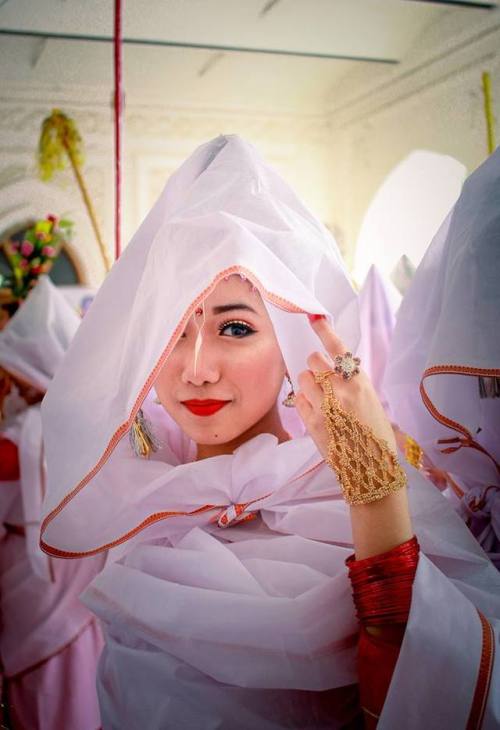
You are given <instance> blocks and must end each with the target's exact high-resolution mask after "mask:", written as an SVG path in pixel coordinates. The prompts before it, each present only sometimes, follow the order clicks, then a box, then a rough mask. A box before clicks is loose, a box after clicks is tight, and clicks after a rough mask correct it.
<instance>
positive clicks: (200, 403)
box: [181, 399, 231, 416]
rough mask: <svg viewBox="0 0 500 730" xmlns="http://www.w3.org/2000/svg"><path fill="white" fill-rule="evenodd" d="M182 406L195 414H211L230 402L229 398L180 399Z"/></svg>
mask: <svg viewBox="0 0 500 730" xmlns="http://www.w3.org/2000/svg"><path fill="white" fill-rule="evenodd" d="M181 403H182V405H183V406H186V408H187V409H188V410H189V411H191V413H194V414H195V416H212V415H213V414H214V413H217V411H220V409H221V408H224V406H227V404H228V403H231V401H229V400H212V399H207V400H194V399H193V400H183V401H181Z"/></svg>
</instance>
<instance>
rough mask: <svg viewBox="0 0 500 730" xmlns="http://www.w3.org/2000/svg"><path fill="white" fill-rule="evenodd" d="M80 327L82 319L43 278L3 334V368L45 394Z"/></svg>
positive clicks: (0, 358) (0, 337) (0, 346)
mask: <svg viewBox="0 0 500 730" xmlns="http://www.w3.org/2000/svg"><path fill="white" fill-rule="evenodd" d="M79 324H80V317H79V316H78V315H77V313H76V312H75V311H74V310H73V309H72V308H71V306H70V305H69V304H68V303H67V302H66V299H65V298H64V296H63V295H62V294H61V292H60V291H58V289H57V287H55V286H54V285H53V284H52V282H51V281H50V279H49V277H48V276H41V277H40V278H39V280H38V283H37V284H36V286H35V288H34V289H32V291H31V292H30V293H29V295H28V297H27V298H26V301H25V302H23V303H22V304H21V306H20V307H19V309H18V310H17V312H16V313H15V314H14V316H13V317H12V319H11V320H10V321H9V323H8V324H7V326H6V327H5V329H4V330H2V332H0V365H1V366H2V367H3V368H5V369H6V370H8V371H9V372H10V373H12V374H13V375H18V376H20V377H21V378H22V379H23V380H26V381H28V382H29V383H30V384H31V385H33V386H34V387H35V388H38V389H39V390H41V391H42V392H45V391H46V390H47V388H48V385H49V383H50V381H51V380H52V378H53V377H54V374H55V372H56V370H57V368H58V367H59V365H60V364H61V362H62V359H63V356H64V354H65V352H66V350H67V349H68V346H69V343H70V342H71V340H72V339H73V335H74V334H75V332H76V330H77V329H78V325H79Z"/></svg>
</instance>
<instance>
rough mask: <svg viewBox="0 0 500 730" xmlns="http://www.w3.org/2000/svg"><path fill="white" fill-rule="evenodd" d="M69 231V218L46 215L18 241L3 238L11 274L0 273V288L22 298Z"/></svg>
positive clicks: (16, 297) (70, 233) (68, 237)
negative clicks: (6, 289)
mask: <svg viewBox="0 0 500 730" xmlns="http://www.w3.org/2000/svg"><path fill="white" fill-rule="evenodd" d="M72 231H73V223H72V221H69V220H65V219H58V218H57V217H56V216H55V215H48V216H47V217H46V218H44V219H43V220H38V221H36V223H35V224H34V225H33V226H31V228H28V230H26V231H25V232H24V236H23V239H22V240H21V241H16V240H12V239H10V240H8V241H6V242H5V243H4V244H3V247H4V252H5V255H6V257H7V260H8V262H9V265H10V267H11V273H10V274H8V275H7V276H3V275H1V274H0V287H2V288H8V289H10V290H11V292H12V295H13V297H14V298H15V299H18V300H19V299H25V298H26V296H27V295H28V293H29V291H30V289H31V288H32V287H33V286H34V285H35V284H36V281H37V279H38V277H39V276H40V274H47V273H48V272H49V271H50V269H51V268H52V266H53V264H54V261H55V260H56V258H57V256H58V255H59V252H60V250H61V248H62V246H63V245H64V244H65V243H67V242H68V241H69V240H70V239H71V235H72Z"/></svg>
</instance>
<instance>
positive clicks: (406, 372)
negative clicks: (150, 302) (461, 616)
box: [384, 150, 500, 565]
mask: <svg viewBox="0 0 500 730" xmlns="http://www.w3.org/2000/svg"><path fill="white" fill-rule="evenodd" d="M499 195H500V150H497V151H496V152H495V153H494V154H493V155H492V156H491V157H490V158H489V159H487V160H486V162H484V163H483V164H482V165H481V166H480V167H479V168H478V169H477V170H476V171H475V172H474V173H473V174H472V175H471V176H470V177H469V178H468V179H467V181H466V182H465V184H464V188H463V192H462V194H461V196H460V198H459V199H458V201H457V203H456V205H455V206H454V208H453V210H452V211H451V212H450V213H449V215H448V217H447V218H446V220H445V221H444V223H443V225H442V226H441V228H440V230H439V231H438V233H437V234H436V237H435V238H434V240H433V241H432V243H431V245H430V246H429V249H428V251H427V253H426V255H425V257H424V259H423V260H422V262H421V264H420V266H419V267H418V270H417V272H416V274H415V277H414V279H413V281H412V284H411V286H410V289H409V290H408V292H407V294H406V296H405V298H404V300H403V303H402V305H401V307H400V309H399V312H398V317H397V323H396V328H395V331H394V336H393V340H392V347H391V354H390V358H389V365H388V369H387V372H386V378H385V383H384V385H385V389H386V392H387V394H388V397H389V402H390V405H391V408H392V410H393V412H394V414H395V419H396V421H397V422H398V424H399V425H400V426H401V428H402V429H403V430H405V431H406V432H407V433H409V434H410V435H411V436H413V437H414V438H415V439H416V440H417V441H418V442H419V443H420V445H421V446H422V447H423V448H424V449H425V451H426V452H427V453H428V454H429V456H430V457H431V459H432V461H433V462H434V463H435V464H436V465H437V466H439V467H440V468H441V469H444V470H446V471H448V472H449V473H451V474H453V475H454V476H455V479H456V480H457V481H458V482H459V484H460V486H461V488H462V489H464V490H465V492H466V496H465V498H464V505H463V507H464V508H465V509H467V518H468V519H469V518H470V519H473V520H474V521H475V522H477V528H475V532H476V534H477V536H478V538H479V539H480V540H481V542H482V544H483V545H484V547H485V549H487V550H488V551H489V552H491V553H492V554H494V553H497V556H496V557H497V560H498V561H499V562H498V564H499V565H500V398H491V397H489V398H481V397H480V390H479V376H482V377H484V378H486V381H487V380H488V379H489V378H492V377H496V378H499V377H500V337H499V336H498V332H499V327H498V321H499V316H500V286H499V281H500V246H499V243H498V242H499V240H500V207H499V205H498V199H499ZM420 389H421V390H422V393H423V395H424V397H425V399H426V402H425V403H424V401H423V400H422V395H421V392H420ZM466 505H469V506H470V509H469V508H468V507H466ZM476 518H477V519H476Z"/></svg>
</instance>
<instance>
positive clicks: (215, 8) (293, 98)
mask: <svg viewBox="0 0 500 730" xmlns="http://www.w3.org/2000/svg"><path fill="white" fill-rule="evenodd" d="M473 2H475V4H476V5H477V6H478V7H476V8H467V9H465V8H463V9H458V8H457V7H456V6H455V5H453V6H448V7H447V5H446V4H443V3H434V2H418V1H417V0H356V1H355V2H354V1H353V0H309V1H308V0H163V1H160V0H123V3H122V4H123V36H124V39H125V41H126V42H125V44H124V85H125V89H126V93H127V97H128V99H130V98H138V99H140V98H145V97H151V98H154V99H155V100H157V101H159V102H163V103H165V104H168V105H176V106H182V105H189V106H195V107H196V106H198V107H207V106H210V107H215V108H218V107H220V108H228V107H229V108H238V109H245V108H249V109H250V108H251V109H253V110H273V111H274V112H284V113H290V112H292V113H319V112H322V111H323V110H324V108H325V104H326V100H327V99H328V98H329V97H330V96H331V94H332V91H333V90H334V88H335V85H336V84H338V83H339V82H340V80H341V79H343V78H345V77H346V75H347V74H349V72H350V71H352V70H353V68H355V67H357V66H359V65H360V64H362V65H364V66H365V67H367V68H368V67H373V66H374V65H377V66H379V65H381V64H397V63H398V62H400V61H401V60H402V59H403V58H404V57H405V55H406V54H407V53H408V52H409V50H410V49H411V48H412V46H414V45H415V44H416V43H417V42H418V39H419V38H420V37H421V36H422V34H423V33H425V31H426V29H428V28H429V27H430V25H431V24H434V23H436V22H438V21H439V20H440V19H441V18H442V16H443V14H445V13H451V12H453V13H461V14H463V15H464V18H468V17H469V16H471V17H472V16H474V17H476V16H479V15H481V14H484V13H488V12H489V11H488V10H487V9H483V8H481V7H480V2H479V0H477V1H476V0H473ZM469 4H470V3H469ZM35 5H36V13H35V12H33V9H34V6H35ZM35 5H34V3H33V0H0V32H1V31H4V34H1V35H0V81H4V82H8V83H11V84H18V83H19V84H23V83H24V84H27V85H33V84H36V85H45V84H47V85H52V86H54V85H55V86H58V87H60V86H65V85H67V84H69V85H72V86H77V87H78V86H90V87H99V88H102V89H107V88H109V90H110V91H111V89H112V86H113V66H112V63H113V60H112V59H113V56H112V54H113V47H112V43H110V42H109V39H110V38H111V36H112V32H113V7H114V3H113V0H85V2H82V0H37V1H36V4H35ZM6 31H10V32H11V33H10V34H5V32H6ZM68 36H71V39H69V38H68Z"/></svg>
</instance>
